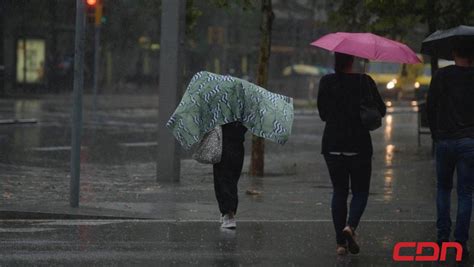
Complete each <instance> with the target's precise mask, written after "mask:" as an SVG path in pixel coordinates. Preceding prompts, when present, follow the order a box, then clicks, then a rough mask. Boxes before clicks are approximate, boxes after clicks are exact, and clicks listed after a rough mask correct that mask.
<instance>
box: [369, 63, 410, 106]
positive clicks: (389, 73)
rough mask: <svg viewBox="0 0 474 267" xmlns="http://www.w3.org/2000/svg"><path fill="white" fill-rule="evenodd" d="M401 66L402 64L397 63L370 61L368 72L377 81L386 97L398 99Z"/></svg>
mask: <svg viewBox="0 0 474 267" xmlns="http://www.w3.org/2000/svg"><path fill="white" fill-rule="evenodd" d="M401 67H402V66H401V64H397V63H385V62H369V64H368V66H367V74H368V75H369V76H370V77H372V79H373V80H374V81H375V84H377V88H378V89H379V92H380V95H381V96H382V97H383V98H384V99H397V97H398V94H399V89H398V87H397V86H396V85H397V83H398V80H397V78H398V77H399V76H400V72H401Z"/></svg>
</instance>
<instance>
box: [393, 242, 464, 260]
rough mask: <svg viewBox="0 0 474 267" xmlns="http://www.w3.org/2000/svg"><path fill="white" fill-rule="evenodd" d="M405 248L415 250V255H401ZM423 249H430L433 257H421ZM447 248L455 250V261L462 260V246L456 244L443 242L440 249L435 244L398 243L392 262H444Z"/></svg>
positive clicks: (394, 249)
mask: <svg viewBox="0 0 474 267" xmlns="http://www.w3.org/2000/svg"><path fill="white" fill-rule="evenodd" d="M405 248H416V254H415V255H410V254H409V253H408V254H402V253H401V250H403V249H405ZM425 248H431V249H432V250H433V255H423V250H424V249H425ZM448 248H452V249H455V250H456V261H461V259H462V246H461V245H460V244H459V243H456V242H443V243H442V245H441V248H440V247H439V245H438V244H437V243H435V242H399V243H397V244H396V245H395V247H394V248H393V260H394V261H415V262H418V261H446V254H447V252H448Z"/></svg>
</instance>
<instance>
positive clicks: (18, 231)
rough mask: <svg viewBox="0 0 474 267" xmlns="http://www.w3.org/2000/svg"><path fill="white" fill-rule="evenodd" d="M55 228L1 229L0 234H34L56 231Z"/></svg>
mask: <svg viewBox="0 0 474 267" xmlns="http://www.w3.org/2000/svg"><path fill="white" fill-rule="evenodd" d="M54 230H56V229H54V228H0V233H34V232H45V231H54Z"/></svg>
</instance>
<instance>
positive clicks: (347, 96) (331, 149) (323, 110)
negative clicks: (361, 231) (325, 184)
mask: <svg viewBox="0 0 474 267" xmlns="http://www.w3.org/2000/svg"><path fill="white" fill-rule="evenodd" d="M353 62H354V57H353V56H351V55H347V54H342V53H337V52H336V53H335V72H336V73H334V74H328V75H326V76H324V77H322V79H321V81H320V84H319V93H318V110H319V116H320V117H321V119H322V120H323V121H325V122H326V126H325V128H324V134H323V140H322V154H323V155H324V159H325V160H326V164H327V166H328V169H329V175H330V177H331V182H332V185H333V197H332V203H331V209H332V218H333V223H334V228H335V230H336V241H337V246H336V253H337V254H338V255H343V254H346V253H347V250H349V252H351V253H353V254H357V253H359V246H358V244H357V242H356V240H355V229H356V228H357V226H358V224H359V221H360V218H361V217H362V214H363V212H364V210H365V207H366V205H367V199H368V196H369V187H370V176H371V172H372V140H371V138H370V133H369V130H367V129H365V128H364V127H363V126H362V122H361V119H360V102H361V96H367V95H368V94H371V95H372V98H373V99H374V101H375V103H376V105H377V108H378V110H379V111H380V114H381V115H382V116H385V113H386V107H385V103H384V102H383V100H382V98H381V97H380V94H379V93H378V90H377V86H376V85H375V82H374V81H373V80H372V78H370V77H369V76H368V75H366V74H361V73H353V72H352V65H353ZM349 181H350V182H349ZM349 184H350V188H351V191H352V200H351V203H350V211H349V218H347V198H348V195H349Z"/></svg>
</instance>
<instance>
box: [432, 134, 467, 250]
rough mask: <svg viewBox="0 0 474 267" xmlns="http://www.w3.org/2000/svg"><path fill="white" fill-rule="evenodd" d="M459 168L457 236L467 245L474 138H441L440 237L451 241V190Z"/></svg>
mask: <svg viewBox="0 0 474 267" xmlns="http://www.w3.org/2000/svg"><path fill="white" fill-rule="evenodd" d="M455 169H456V172H457V176H458V180H457V187H456V191H457V196H458V211H457V216H456V229H455V231H454V238H455V239H456V241H459V242H461V243H463V244H465V243H466V242H467V240H468V239H469V226H470V222H471V211H472V190H473V188H474V138H461V139H450V140H440V141H438V142H437V143H436V173H437V176H438V183H437V189H438V194H437V199H436V208H437V213H438V219H437V221H436V227H437V228H438V240H439V241H445V240H449V236H450V234H451V216H450V208H451V190H452V188H453V174H454V170H455Z"/></svg>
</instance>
